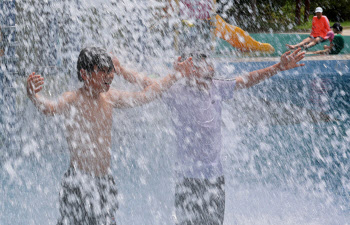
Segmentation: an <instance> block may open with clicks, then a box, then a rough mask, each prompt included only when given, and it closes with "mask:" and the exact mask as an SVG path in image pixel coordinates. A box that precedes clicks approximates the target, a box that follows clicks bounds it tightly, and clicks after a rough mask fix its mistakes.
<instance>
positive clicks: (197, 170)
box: [134, 49, 305, 225]
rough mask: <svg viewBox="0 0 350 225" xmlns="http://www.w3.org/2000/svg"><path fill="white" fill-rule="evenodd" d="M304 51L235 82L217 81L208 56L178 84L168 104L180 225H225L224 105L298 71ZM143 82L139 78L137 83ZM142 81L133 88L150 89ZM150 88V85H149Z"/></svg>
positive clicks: (166, 99) (199, 56)
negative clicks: (241, 92) (237, 93)
mask: <svg viewBox="0 0 350 225" xmlns="http://www.w3.org/2000/svg"><path fill="white" fill-rule="evenodd" d="M304 55H305V53H304V52H300V49H298V50H296V51H294V52H293V53H291V52H287V53H285V54H283V55H282V56H281V60H280V62H279V63H277V64H275V65H273V66H270V67H267V68H265V69H261V70H257V71H254V72H250V73H249V74H248V75H245V76H239V77H236V78H235V79H232V80H217V79H215V78H213V76H214V74H215V71H214V69H213V66H212V65H211V64H210V63H208V61H207V60H206V55H204V54H197V55H196V56H193V62H196V64H195V66H194V67H195V72H194V73H193V74H192V76H189V77H186V79H183V80H181V81H179V82H177V83H176V84H174V85H173V86H172V87H171V88H170V89H169V90H168V91H167V92H166V93H165V94H163V98H162V99H163V100H164V102H165V103H166V105H167V106H168V108H169V110H170V111H171V113H172V115H171V118H172V123H173V127H174V128H175V129H174V131H175V138H176V156H177V158H176V163H175V166H176V177H177V181H176V187H175V207H176V224H188V225H191V224H193V225H197V224H201V225H206V224H208V225H209V224H210V225H215V224H223V221H224V211H225V178H224V174H223V169H222V165H221V160H220V153H221V148H222V140H221V107H222V106H221V105H222V101H224V100H227V99H230V98H232V97H233V94H234V91H236V90H239V89H244V88H249V87H251V86H254V85H255V84H258V83H260V82H261V81H263V80H265V79H268V78H270V77H272V76H273V75H275V74H276V73H278V72H280V71H284V70H289V69H293V68H296V67H299V66H304V64H297V63H298V62H299V61H300V60H302V59H303V58H304ZM137 79H140V78H137ZM145 79H146V81H142V79H140V80H139V81H138V82H134V83H146V82H147V80H148V79H149V78H145ZM148 82H150V81H148Z"/></svg>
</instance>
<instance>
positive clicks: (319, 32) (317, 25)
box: [286, 7, 331, 49]
mask: <svg viewBox="0 0 350 225" xmlns="http://www.w3.org/2000/svg"><path fill="white" fill-rule="evenodd" d="M322 12H323V10H322V8H321V7H317V8H316V10H315V13H316V16H314V17H313V19H312V30H311V34H310V36H309V37H307V38H305V39H304V40H303V41H302V42H300V43H299V44H296V45H290V44H286V46H287V47H288V48H289V49H296V48H299V47H303V48H305V49H308V48H310V47H312V46H314V45H316V44H318V43H320V42H323V41H325V37H326V36H327V33H328V32H329V31H331V28H330V25H329V20H328V18H327V17H326V16H324V15H322Z"/></svg>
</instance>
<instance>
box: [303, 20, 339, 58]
mask: <svg viewBox="0 0 350 225" xmlns="http://www.w3.org/2000/svg"><path fill="white" fill-rule="evenodd" d="M332 28H333V32H334V33H336V35H335V36H334V33H333V32H332V31H330V32H332V33H333V38H332V39H331V38H329V40H330V45H329V46H327V45H325V46H323V48H324V50H319V51H314V52H309V53H308V54H323V55H324V54H330V55H336V54H339V53H340V52H341V50H342V49H343V48H344V37H343V36H342V35H341V33H342V31H343V27H342V26H341V25H340V23H334V24H333V26H332ZM327 36H328V35H327Z"/></svg>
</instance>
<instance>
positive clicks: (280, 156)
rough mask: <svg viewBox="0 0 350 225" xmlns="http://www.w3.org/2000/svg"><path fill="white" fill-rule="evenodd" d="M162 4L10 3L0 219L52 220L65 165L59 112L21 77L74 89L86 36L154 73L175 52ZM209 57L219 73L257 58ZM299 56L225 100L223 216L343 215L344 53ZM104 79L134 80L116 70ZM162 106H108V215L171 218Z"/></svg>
mask: <svg viewBox="0 0 350 225" xmlns="http://www.w3.org/2000/svg"><path fill="white" fill-rule="evenodd" d="M3 2H13V3H14V2H15V1H3ZM2 4H4V3H2ZM9 4H10V3H9ZM164 4H165V3H164V2H161V1H155V0H152V1H140V0H130V1H120V0H112V1H104V0H99V1H97V0H59V1H50V0H46V1H31V0H27V1H16V7H15V21H7V22H8V23H9V24H8V26H9V27H10V26H15V36H14V39H13V40H12V39H8V40H3V42H2V43H3V45H2V46H5V45H4V43H5V41H7V42H6V43H7V45H6V46H5V47H4V48H5V49H6V53H7V52H9V51H10V48H12V47H15V48H16V52H15V54H13V55H12V56H11V57H7V58H6V60H7V61H6V60H3V61H2V64H1V75H2V76H0V78H1V79H2V80H1V82H2V83H0V84H1V85H2V88H1V89H2V91H1V92H0V94H1V95H0V102H1V108H0V109H1V115H0V121H1V124H0V131H1V133H0V148H1V152H0V166H1V171H0V177H1V186H2V187H1V189H0V224H55V223H56V221H57V218H58V192H59V186H60V181H61V178H62V176H63V174H64V172H65V171H66V169H67V168H68V164H69V155H68V154H69V152H68V149H67V144H66V141H65V135H64V133H63V131H64V127H63V120H62V118H61V117H59V116H55V117H45V116H43V115H41V114H40V113H39V112H38V111H37V110H36V109H35V108H34V106H33V104H32V103H31V102H30V101H29V100H28V98H27V97H26V91H25V90H26V89H25V80H26V76H28V74H30V73H31V72H34V71H35V72H37V73H39V74H42V75H43V76H44V77H45V82H46V83H45V87H44V90H43V91H42V94H43V95H45V96H48V97H50V98H55V97H56V96H58V95H59V94H61V93H63V92H64V91H67V90H72V89H75V88H78V87H80V85H81V84H80V83H79V82H78V79H77V77H76V69H75V68H76V60H77V57H78V54H79V51H80V50H81V49H82V48H83V47H86V46H100V47H103V48H105V49H106V50H107V51H109V52H112V53H113V54H114V55H116V56H117V57H118V58H119V59H120V61H121V63H122V64H123V65H125V66H127V67H131V68H134V69H135V70H138V71H142V72H143V73H145V74H147V75H151V76H165V75H166V74H167V73H168V72H169V71H171V69H172V68H171V66H169V65H171V64H172V62H173V61H174V59H175V58H176V56H177V53H176V50H175V48H174V36H175V31H174V30H173V26H174V24H176V23H177V22H178V19H179V18H178V17H177V15H172V17H171V18H163V16H164V12H163V11H162V7H164ZM6 13H9V12H8V11H5V10H3V11H2V12H1V16H2V18H5V16H4V15H8V14H6ZM231 21H234V18H232V19H231ZM6 29H10V28H6ZM2 30H4V29H2ZM223 54H225V52H221V54H218V55H221V56H222V55H223ZM233 57H234V58H233V59H237V57H238V55H234V56H233ZM214 58H215V65H216V67H217V70H218V71H220V73H219V75H220V76H221V77H226V78H227V77H231V78H232V77H234V76H237V75H239V74H241V73H245V72H248V71H251V70H254V69H257V68H259V67H260V66H263V67H264V66H266V65H259V64H255V63H251V64H249V65H252V66H251V67H249V66H247V65H246V64H244V63H231V62H227V61H228V57H227V56H226V57H222V58H220V57H214ZM11 60H12V61H11ZM230 60H231V59H230ZM307 66H308V67H309V69H303V68H301V69H296V70H293V71H290V72H286V73H282V74H280V75H276V77H274V78H273V79H271V80H268V81H266V82H264V83H263V84H260V85H258V86H256V87H254V88H252V89H250V90H247V91H242V92H239V93H237V94H235V98H234V99H233V100H231V101H228V102H226V103H225V104H224V111H223V130H222V133H223V146H224V149H223V152H222V159H223V162H224V169H225V175H226V180H227V184H226V191H227V194H226V214H225V224H235V223H236V224H346V223H347V222H348V221H349V216H348V215H347V214H348V212H349V209H350V207H349V203H350V196H349V191H350V186H349V183H350V177H349V169H350V160H349V157H350V152H349V142H350V125H349V124H350V123H349V121H350V117H349V116H350V115H349V114H350V105H349V100H350V94H349V91H350V85H349V84H350V82H349V81H350V77H349V76H350V72H349V67H350V63H349V60H340V61H338V62H336V64H329V63H328V62H317V63H314V62H309V63H307V65H306V67H307ZM327 66H334V68H333V70H328V69H327V68H326V67H327ZM261 68H262V67H261ZM310 68H311V69H310ZM325 71H326V72H325ZM112 86H113V87H115V88H120V89H123V90H137V87H134V86H132V85H128V84H127V83H126V82H125V81H123V80H122V79H120V78H116V79H115V80H114V81H113V84H112ZM167 115H169V113H168V111H167V109H166V107H165V106H164V105H163V104H162V102H161V100H156V101H155V102H152V103H150V104H148V105H145V106H142V107H137V108H132V109H127V110H119V109H117V110H115V112H114V122H113V129H112V132H113V134H112V137H113V142H112V172H113V175H114V176H115V179H116V181H117V184H118V187H119V193H120V194H119V197H118V201H119V202H120V209H119V210H118V212H117V213H116V218H117V219H118V221H119V223H118V224H173V215H174V207H173V202H174V196H173V193H174V174H173V164H174V157H175V154H174V152H175V148H174V146H175V144H174V141H175V140H174V138H173V131H172V128H171V126H170V118H168V117H167Z"/></svg>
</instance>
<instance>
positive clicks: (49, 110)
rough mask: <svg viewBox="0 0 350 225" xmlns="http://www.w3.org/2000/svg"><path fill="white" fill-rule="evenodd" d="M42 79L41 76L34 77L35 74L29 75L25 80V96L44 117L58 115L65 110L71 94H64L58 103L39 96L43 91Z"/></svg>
mask: <svg viewBox="0 0 350 225" xmlns="http://www.w3.org/2000/svg"><path fill="white" fill-rule="evenodd" d="M43 85H44V78H43V77H42V76H41V75H36V74H35V72H33V73H32V74H30V75H29V76H28V79H27V96H28V98H29V99H30V100H31V101H32V102H33V104H34V105H35V107H36V108H38V109H39V110H40V111H41V112H42V113H44V114H45V115H54V114H60V113H62V112H63V110H64V109H65V107H66V105H67V102H68V99H69V98H70V96H72V93H70V92H66V93H65V94H63V95H62V96H61V98H60V99H59V100H58V101H51V100H48V99H46V98H45V97H43V96H41V95H39V92H40V91H41V90H42V89H43Z"/></svg>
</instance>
